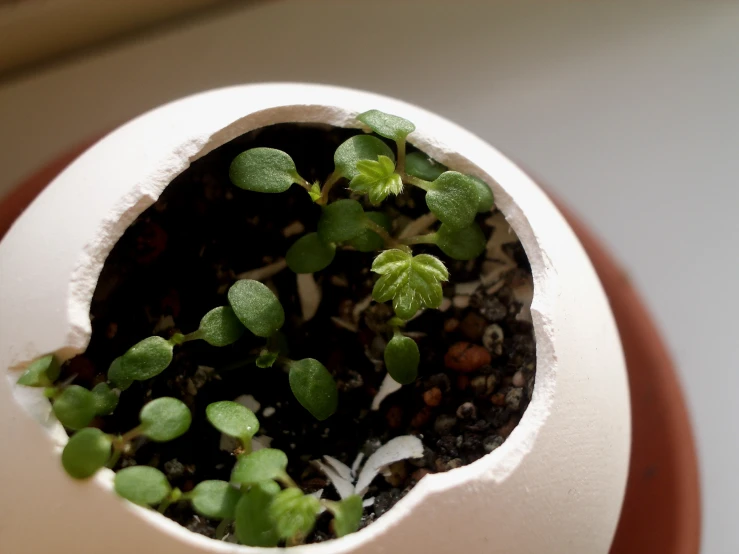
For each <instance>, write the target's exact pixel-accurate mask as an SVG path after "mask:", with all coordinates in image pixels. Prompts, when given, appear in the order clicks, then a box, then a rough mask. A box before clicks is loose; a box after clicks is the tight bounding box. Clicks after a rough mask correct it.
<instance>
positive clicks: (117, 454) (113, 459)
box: [105, 448, 123, 469]
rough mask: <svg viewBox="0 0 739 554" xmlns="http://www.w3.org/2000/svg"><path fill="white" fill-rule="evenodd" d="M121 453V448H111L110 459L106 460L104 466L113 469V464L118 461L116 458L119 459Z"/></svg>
mask: <svg viewBox="0 0 739 554" xmlns="http://www.w3.org/2000/svg"><path fill="white" fill-rule="evenodd" d="M122 453H123V450H119V449H118V448H114V449H113V455H112V456H111V457H110V460H108V463H107V464H105V467H108V468H110V469H113V468H114V467H115V465H116V464H117V463H118V460H120V459H121V454H122Z"/></svg>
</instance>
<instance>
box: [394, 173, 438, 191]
mask: <svg viewBox="0 0 739 554" xmlns="http://www.w3.org/2000/svg"><path fill="white" fill-rule="evenodd" d="M400 177H401V178H402V179H403V182H404V183H406V184H408V185H413V186H415V187H418V188H420V189H423V190H425V191H429V190H430V189H431V181H424V180H423V179H419V178H418V177H414V176H413V175H408V174H407V173H401V174H400Z"/></svg>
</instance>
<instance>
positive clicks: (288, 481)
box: [277, 471, 300, 489]
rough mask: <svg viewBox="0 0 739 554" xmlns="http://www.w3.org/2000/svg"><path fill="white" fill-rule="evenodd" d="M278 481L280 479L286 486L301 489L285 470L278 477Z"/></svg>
mask: <svg viewBox="0 0 739 554" xmlns="http://www.w3.org/2000/svg"><path fill="white" fill-rule="evenodd" d="M277 481H279V482H280V483H282V484H283V485H285V486H286V487H290V488H293V489H299V488H300V487H298V484H297V483H296V482H295V481H293V479H292V477H290V476H289V475H288V474H287V472H284V471H283V472H282V474H280V475H279V476H278V477H277Z"/></svg>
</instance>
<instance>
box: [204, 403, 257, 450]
mask: <svg viewBox="0 0 739 554" xmlns="http://www.w3.org/2000/svg"><path fill="white" fill-rule="evenodd" d="M205 416H206V417H207V418H208V421H210V423H211V425H213V427H215V428H216V429H218V430H219V431H220V432H221V433H225V434H226V435H228V436H230V437H234V438H237V439H239V440H240V441H241V443H242V444H243V445H244V446H248V445H249V444H251V438H252V437H253V436H254V435H255V434H256V432H257V431H259V420H257V416H255V415H254V412H252V411H251V410H250V409H249V408H247V407H246V406H242V405H241V404H239V403H238V402H231V401H229V400H223V401H221V402H213V403H212V404H208V407H207V408H205Z"/></svg>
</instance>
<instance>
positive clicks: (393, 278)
mask: <svg viewBox="0 0 739 554" xmlns="http://www.w3.org/2000/svg"><path fill="white" fill-rule="evenodd" d="M372 271H374V272H375V273H378V274H380V275H381V277H380V278H379V279H378V280H377V282H376V283H375V286H374V288H373V289H372V298H374V299H375V301H377V302H387V301H388V300H392V301H393V309H394V310H395V313H396V314H397V315H398V317H400V318H401V319H406V320H407V319H410V318H411V317H413V316H414V315H415V314H416V312H417V311H418V310H419V309H421V308H424V307H426V308H438V307H439V306H440V305H441V301H442V299H443V296H442V291H441V284H440V283H441V281H446V280H448V279H449V272H448V271H447V269H446V267H444V264H443V263H442V262H441V261H440V260H439V259H438V258H435V257H434V256H430V255H429V254H419V255H418V256H413V255H412V254H409V253H407V252H403V251H402V250H397V249H392V250H385V251H384V252H382V253H381V254H380V255H379V256H378V257H377V258H375V261H374V262H373V264H372Z"/></svg>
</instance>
